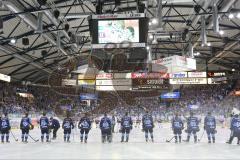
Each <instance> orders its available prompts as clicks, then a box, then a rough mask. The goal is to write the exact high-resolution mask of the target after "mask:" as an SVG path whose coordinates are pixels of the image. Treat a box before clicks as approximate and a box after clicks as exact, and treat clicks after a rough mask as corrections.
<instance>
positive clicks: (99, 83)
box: [96, 79, 132, 86]
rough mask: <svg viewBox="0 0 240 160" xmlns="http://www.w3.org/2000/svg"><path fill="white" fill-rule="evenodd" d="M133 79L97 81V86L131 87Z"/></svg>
mask: <svg viewBox="0 0 240 160" xmlns="http://www.w3.org/2000/svg"><path fill="white" fill-rule="evenodd" d="M131 85H132V80H131V79H113V80H96V86H131Z"/></svg>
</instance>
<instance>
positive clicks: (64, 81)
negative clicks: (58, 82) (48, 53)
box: [62, 79, 77, 86]
mask: <svg viewBox="0 0 240 160" xmlns="http://www.w3.org/2000/svg"><path fill="white" fill-rule="evenodd" d="M62 85H63V86H76V85H77V81H76V80H75V79H62Z"/></svg>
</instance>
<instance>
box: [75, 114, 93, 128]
mask: <svg viewBox="0 0 240 160" xmlns="http://www.w3.org/2000/svg"><path fill="white" fill-rule="evenodd" d="M78 128H80V129H90V128H91V121H90V119H89V118H88V117H83V118H81V120H80V121H79V123H78Z"/></svg>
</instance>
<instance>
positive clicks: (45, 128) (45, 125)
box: [39, 112, 50, 142]
mask: <svg viewBox="0 0 240 160" xmlns="http://www.w3.org/2000/svg"><path fill="white" fill-rule="evenodd" d="M39 123H40V129H41V141H42V142H44V135H46V142H50V141H49V126H50V125H49V119H48V118H47V116H46V113H45V112H43V115H42V117H41V118H40V121H39Z"/></svg>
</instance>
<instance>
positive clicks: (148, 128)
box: [142, 111, 154, 142]
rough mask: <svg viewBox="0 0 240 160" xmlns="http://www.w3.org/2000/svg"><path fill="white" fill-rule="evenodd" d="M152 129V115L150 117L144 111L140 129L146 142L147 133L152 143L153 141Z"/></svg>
mask: <svg viewBox="0 0 240 160" xmlns="http://www.w3.org/2000/svg"><path fill="white" fill-rule="evenodd" d="M153 128H154V124H153V118H152V115H150V114H149V112H148V111H146V114H145V115H144V116H143V118H142V129H143V131H144V132H145V139H146V142H148V132H149V133H150V136H151V139H152V142H154V140H153Z"/></svg>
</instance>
